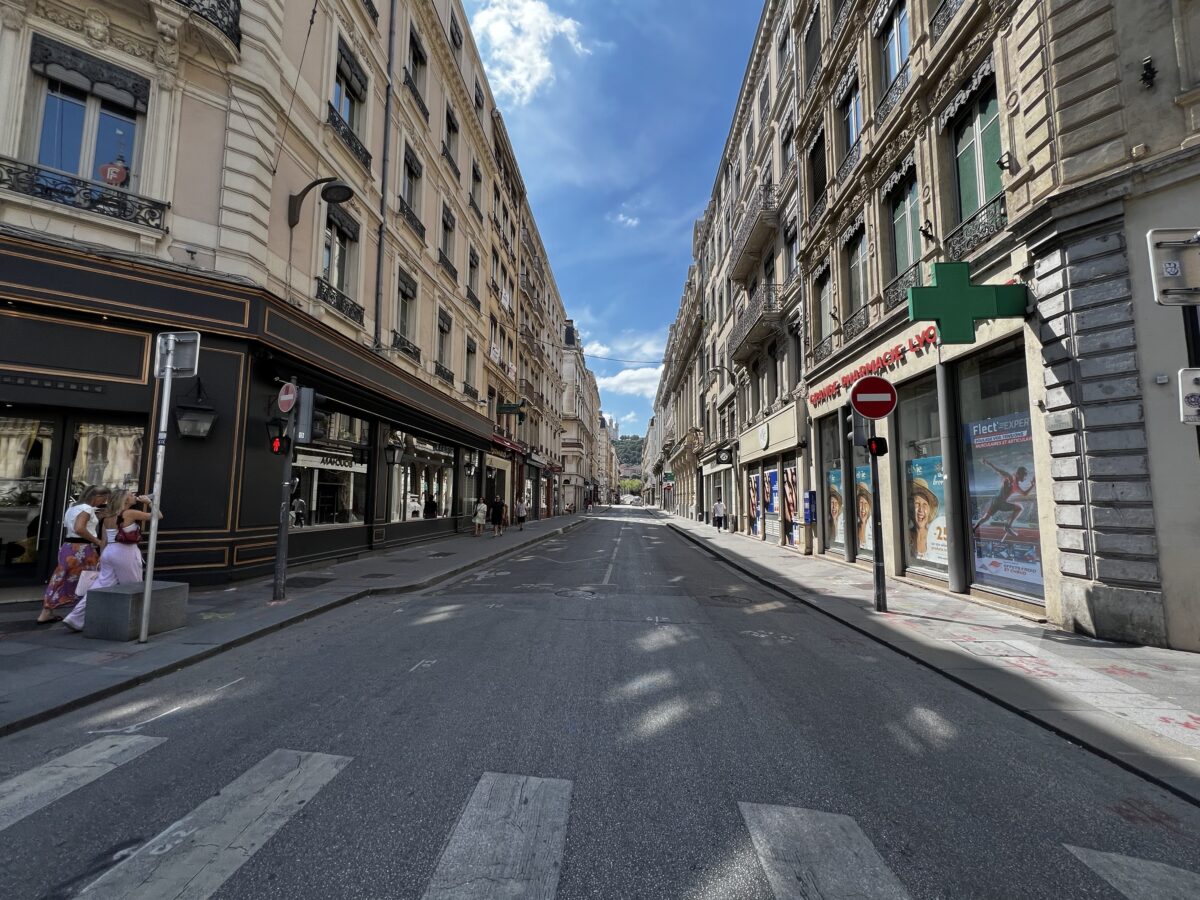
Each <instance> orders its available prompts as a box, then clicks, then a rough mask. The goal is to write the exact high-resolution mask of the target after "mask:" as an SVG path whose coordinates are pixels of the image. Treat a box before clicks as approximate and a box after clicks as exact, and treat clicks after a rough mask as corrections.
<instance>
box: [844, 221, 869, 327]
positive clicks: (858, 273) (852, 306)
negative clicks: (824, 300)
mask: <svg viewBox="0 0 1200 900" xmlns="http://www.w3.org/2000/svg"><path fill="white" fill-rule="evenodd" d="M846 274H847V276H848V277H847V279H846V295H847V296H846V299H847V300H848V301H849V311H850V312H851V313H856V312H858V311H859V310H860V309H862V307H863V304H865V303H866V302H867V235H866V232H865V231H863V230H861V229H860V230H859V232H858V234H856V235H855V236H854V237H852V238H851V239H850V243H849V245H848V246H847V248H846Z"/></svg>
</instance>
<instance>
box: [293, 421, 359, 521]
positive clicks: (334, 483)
mask: <svg viewBox="0 0 1200 900" xmlns="http://www.w3.org/2000/svg"><path fill="white" fill-rule="evenodd" d="M369 439H370V424H369V423H368V422H367V421H366V420H364V419H357V418H355V417H353V416H350V415H347V414H346V413H340V412H329V417H328V422H327V426H326V434H325V437H324V438H323V439H322V440H321V441H320V442H319V443H318V442H314V443H313V444H311V445H308V446H305V447H302V448H300V449H299V450H297V452H296V460H295V463H294V464H293V472H294V474H295V476H296V478H297V480H298V486H297V488H296V491H295V493H294V494H293V495H292V527H293V528H306V527H316V526H323V525H360V524H362V522H363V521H364V520H365V517H366V508H367V481H368V479H369V477H370V473H369V469H368V460H369V446H368V444H369Z"/></svg>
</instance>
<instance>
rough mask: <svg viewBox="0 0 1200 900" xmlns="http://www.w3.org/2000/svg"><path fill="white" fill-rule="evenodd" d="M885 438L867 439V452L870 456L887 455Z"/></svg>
mask: <svg viewBox="0 0 1200 900" xmlns="http://www.w3.org/2000/svg"><path fill="white" fill-rule="evenodd" d="M887 451H888V446H887V438H881V437H873V438H868V439H867V452H868V453H870V454H871V455H872V456H877V457H878V456H887Z"/></svg>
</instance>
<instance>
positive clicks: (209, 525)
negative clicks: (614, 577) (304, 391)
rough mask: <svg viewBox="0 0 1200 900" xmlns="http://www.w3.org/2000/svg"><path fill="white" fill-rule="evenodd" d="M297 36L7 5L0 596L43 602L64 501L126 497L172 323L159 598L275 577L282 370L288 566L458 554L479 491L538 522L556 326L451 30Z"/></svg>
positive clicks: (483, 109) (479, 84)
mask: <svg viewBox="0 0 1200 900" xmlns="http://www.w3.org/2000/svg"><path fill="white" fill-rule="evenodd" d="M308 12H309V9H308V8H307V7H305V8H304V9H303V10H299V9H296V8H293V7H289V6H287V5H285V4H283V3H281V2H278V0H264V2H255V3H253V4H249V3H247V4H246V5H245V7H243V6H242V5H241V4H240V3H239V2H238V0H206V2H196V0H179V2H176V0H164V2H155V3H150V4H142V5H138V4H137V3H134V4H132V5H131V4H117V3H107V2H102V3H98V4H80V3H76V2H73V0H40V2H38V3H27V2H25V0H0V78H2V80H3V83H4V84H5V86H6V90H5V91H4V92H2V93H0V271H3V272H4V285H3V287H0V294H2V295H3V296H2V298H0V299H2V300H3V303H2V304H0V336H2V340H0V410H2V412H3V416H0V435H4V436H5V437H4V439H3V441H2V442H0V447H3V448H5V449H4V452H5V453H6V454H7V457H11V458H7V457H6V458H5V459H3V460H0V472H6V473H7V472H10V471H15V472H18V473H19V474H18V475H17V476H16V477H10V476H8V475H5V476H4V477H3V478H0V496H2V497H3V498H4V500H3V502H2V503H0V506H3V515H0V523H2V524H0V529H2V530H0V580H3V581H6V582H7V581H11V580H19V581H27V582H31V583H32V582H36V581H38V580H44V579H45V577H46V575H47V574H48V572H49V569H50V567H52V566H53V557H54V552H53V548H54V546H56V544H57V541H56V540H55V535H57V534H58V533H59V531H58V529H59V523H58V518H59V516H57V515H55V514H54V511H55V510H61V509H63V508H64V505H65V502H66V501H67V499H68V498H69V497H71V496H73V495H74V494H75V493H76V492H77V491H78V489H79V488H80V486H81V485H82V484H83V483H84V482H86V481H89V480H103V481H105V482H106V483H110V484H121V485H125V484H131V485H139V486H142V487H145V486H146V483H147V479H148V477H149V472H148V465H149V462H148V448H149V447H150V446H151V445H152V443H153V442H152V441H149V440H147V436H146V429H147V428H148V426H149V423H150V422H152V421H156V420H157V415H158V410H157V398H158V396H159V394H158V392H157V390H156V381H155V378H154V377H153V373H152V371H151V364H150V363H151V357H152V354H153V350H154V345H155V339H154V335H155V333H157V332H161V331H166V330H171V331H192V330H196V331H199V332H200V333H201V341H202V350H201V355H200V366H199V377H198V378H195V379H190V380H185V381H182V382H179V383H177V384H176V385H175V396H174V399H173V404H172V405H173V406H174V407H175V408H174V410H173V411H172V426H171V430H170V432H169V434H168V458H169V460H170V464H169V466H168V469H167V472H166V486H165V497H166V500H165V502H166V504H167V505H168V507H169V508H170V509H172V510H173V514H172V515H171V517H170V519H169V520H168V521H167V523H166V524H165V527H164V529H163V531H162V534H161V540H160V545H159V569H160V570H161V571H164V572H169V573H170V574H171V575H172V576H173V577H186V578H189V579H192V580H196V579H203V578H208V579H214V580H215V579H224V578H229V577H233V576H237V575H244V574H251V573H254V572H257V571H262V570H264V569H266V568H268V567H269V566H270V563H271V561H272V560H273V558H274V555H275V547H276V545H275V530H276V522H277V519H278V516H279V509H280V498H279V496H278V484H279V477H278V476H279V472H280V466H281V459H280V458H279V457H277V456H274V455H272V453H271V450H270V448H269V442H268V427H269V426H271V427H273V426H272V422H273V420H275V419H276V418H277V417H278V413H277V412H276V411H275V409H274V407H273V398H274V397H275V396H276V394H277V392H278V390H279V385H280V383H281V382H283V381H288V380H291V379H293V378H294V379H296V380H297V381H298V382H299V383H300V384H301V385H304V386H307V387H312V388H314V389H315V390H316V392H317V395H318V410H317V413H318V421H319V428H318V429H317V430H318V431H319V436H318V437H317V438H316V440H315V442H314V443H313V444H310V445H307V446H303V447H293V448H292V452H293V453H294V466H295V469H294V471H295V474H296V477H297V479H298V484H297V487H296V490H295V493H294V496H293V498H292V503H291V526H292V534H291V540H290V542H289V555H290V558H291V559H292V560H293V561H309V560H317V559H324V558H331V557H345V556H348V555H353V554H355V553H358V552H362V551H365V550H369V549H372V548H380V547H388V546H393V545H397V544H401V543H404V542H407V541H411V540H416V539H420V538H422V537H426V536H429V535H431V534H436V533H441V532H445V531H451V530H453V529H455V528H457V527H458V524H459V521H460V519H461V518H462V517H463V516H464V515H466V514H468V512H469V510H470V508H471V505H472V503H473V501H474V498H475V497H477V496H479V495H480V494H482V493H484V492H487V493H491V492H493V491H496V492H499V493H502V494H503V495H504V496H505V497H506V498H508V499H509V500H510V502H511V500H512V498H514V497H515V496H516V495H517V494H518V492H524V493H525V494H527V495H528V496H529V497H530V499H531V500H532V501H534V505H533V508H534V514H535V515H538V514H549V513H551V512H553V510H554V509H555V508H556V507H555V504H554V503H553V502H552V501H551V500H550V498H552V497H553V496H554V494H555V492H556V491H557V489H558V488H557V481H556V478H557V473H556V470H557V468H559V467H561V459H562V457H561V448H560V446H559V443H558V441H559V429H560V428H561V426H560V425H559V410H560V408H561V387H560V385H561V369H562V362H561V352H560V351H559V350H558V349H557V348H558V344H559V341H558V339H557V337H556V338H555V339H554V340H552V341H551V340H549V337H548V336H549V335H551V334H554V335H556V336H557V335H559V334H561V330H560V326H561V323H563V322H564V321H565V314H564V311H563V309H562V301H561V298H560V297H559V295H558V292H557V290H555V289H554V287H553V277H552V274H551V272H550V268H549V262H548V260H547V259H546V255H545V252H544V250H543V249H542V246H541V238H540V236H539V235H538V232H537V228H536V223H535V222H534V221H533V217H532V215H531V213H530V212H529V208H528V203H527V200H526V197H525V190H524V185H523V182H522V179H521V175H520V170H519V167H518V164H517V160H516V158H515V155H514V153H513V150H512V146H511V143H510V141H509V138H508V135H507V132H506V129H505V127H504V121H503V118H502V117H501V115H500V112H499V111H498V109H497V107H496V103H495V99H494V98H493V95H492V93H491V89H490V87H489V85H488V80H487V77H486V75H485V73H484V69H483V65H482V63H481V61H480V56H479V52H478V49H477V48H476V46H475V44H474V41H473V38H472V36H471V33H470V30H469V28H468V27H467V18H466V15H465V13H464V10H463V7H462V5H461V3H460V2H459V0H397V2H394V3H391V4H381V5H380V6H376V5H375V4H374V3H372V2H371V0H335V2H332V3H327V4H323V5H322V4H318V5H317V6H316V8H315V13H314V15H313V17H312V20H311V23H310V16H309V15H308ZM393 16H394V20H393V19H391V18H390V17H393ZM518 251H519V253H520V256H518ZM525 276H528V278H527V279H526V278H525ZM522 325H527V326H528V328H529V331H530V333H532V334H535V335H537V336H538V340H544V341H549V343H547V344H539V343H534V342H531V341H530V339H529V338H528V337H526V332H525V331H523V330H522ZM539 347H540V349H541V351H542V352H541V353H539ZM522 401H524V403H525V405H524V406H522V405H521V404H522ZM522 412H523V413H525V419H524V422H522V421H521V413H522ZM18 434H19V438H14V439H11V440H10V437H12V436H13V435H18ZM429 502H432V509H433V510H434V511H435V512H436V516H435V517H434V518H428V517H427V516H428V515H429V512H428V511H427V509H426V505H427V503H429ZM30 547H32V552H31V551H30Z"/></svg>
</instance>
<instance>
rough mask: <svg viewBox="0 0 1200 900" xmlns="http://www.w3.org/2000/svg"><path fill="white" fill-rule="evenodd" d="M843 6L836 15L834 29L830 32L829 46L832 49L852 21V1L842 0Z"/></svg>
mask: <svg viewBox="0 0 1200 900" xmlns="http://www.w3.org/2000/svg"><path fill="white" fill-rule="evenodd" d="M835 2H836V0H835ZM841 4H842V5H841V6H840V7H839V8H838V10H837V12H836V13H834V20H833V28H831V29H830V31H829V46H831V47H832V46H833V45H834V44H836V43H837V42H838V38H840V37H841V36H842V32H843V31H845V30H846V23H848V22H849V21H850V9H851V7H853V6H854V4H853V3H851V2H850V0H841Z"/></svg>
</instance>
